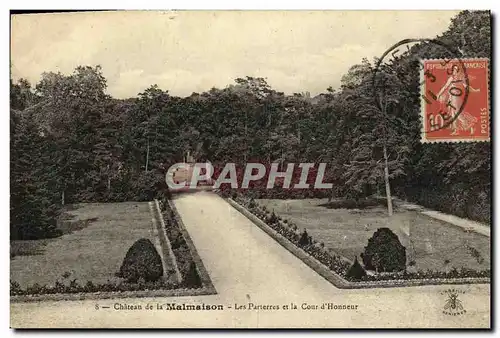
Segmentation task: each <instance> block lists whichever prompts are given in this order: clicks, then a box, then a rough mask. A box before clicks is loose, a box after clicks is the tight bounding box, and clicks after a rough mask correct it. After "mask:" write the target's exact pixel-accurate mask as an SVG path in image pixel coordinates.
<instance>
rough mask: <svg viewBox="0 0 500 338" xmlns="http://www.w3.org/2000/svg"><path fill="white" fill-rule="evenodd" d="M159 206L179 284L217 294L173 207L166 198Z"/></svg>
mask: <svg viewBox="0 0 500 338" xmlns="http://www.w3.org/2000/svg"><path fill="white" fill-rule="evenodd" d="M159 205H160V209H161V211H162V216H163V218H164V220H165V231H166V234H167V237H168V238H169V240H170V244H171V248H172V252H173V254H174V256H175V258H176V261H177V266H178V268H179V271H180V274H181V279H182V282H181V284H182V285H184V286H189V287H200V288H201V287H203V288H206V289H207V290H210V292H211V293H212V294H214V293H217V292H216V290H215V287H214V286H213V284H212V281H211V279H210V276H209V275H208V272H207V271H206V269H205V266H204V265H203V262H202V260H201V258H200V256H199V255H198V252H197V251H196V247H195V246H194V244H193V242H192V240H191V237H190V236H189V233H188V232H187V230H186V228H185V226H184V223H183V222H182V219H181V217H180V216H179V213H178V212H177V209H176V208H175V205H174V204H173V203H172V202H171V201H170V200H169V199H168V198H162V199H161V200H160V201H159Z"/></svg>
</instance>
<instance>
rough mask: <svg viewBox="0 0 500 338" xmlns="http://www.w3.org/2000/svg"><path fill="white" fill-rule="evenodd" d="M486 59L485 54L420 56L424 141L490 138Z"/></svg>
mask: <svg viewBox="0 0 500 338" xmlns="http://www.w3.org/2000/svg"><path fill="white" fill-rule="evenodd" d="M488 61H489V60H488V59H486V58H465V59H454V60H448V59H432V60H428V59H424V60H422V63H423V67H422V69H421V72H420V77H421V82H420V93H421V99H420V100H421V101H420V102H421V104H420V110H421V116H422V138H421V141H422V142H423V143H427V142H481V141H483V142H485V141H486V142H487V141H489V140H490V104H489V71H488V67H489V63H488Z"/></svg>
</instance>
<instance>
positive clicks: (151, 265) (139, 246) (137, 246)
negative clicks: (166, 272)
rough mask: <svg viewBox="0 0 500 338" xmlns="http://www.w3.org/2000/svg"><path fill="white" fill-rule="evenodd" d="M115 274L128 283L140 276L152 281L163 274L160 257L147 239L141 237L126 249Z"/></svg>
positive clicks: (134, 281)
mask: <svg viewBox="0 0 500 338" xmlns="http://www.w3.org/2000/svg"><path fill="white" fill-rule="evenodd" d="M117 276H118V277H121V278H124V279H125V280H126V281H127V282H130V283H137V281H138V280H139V279H141V278H142V279H144V280H145V281H147V282H154V281H157V280H158V279H160V277H161V276H163V266H162V262H161V257H160V255H159V254H158V252H157V251H156V248H155V247H154V245H153V243H151V241H150V240H149V239H146V238H141V239H139V240H137V241H136V242H135V243H134V244H133V245H132V246H131V247H130V249H128V251H127V254H126V255H125V258H124V259H123V263H122V266H121V267H120V272H119V273H117Z"/></svg>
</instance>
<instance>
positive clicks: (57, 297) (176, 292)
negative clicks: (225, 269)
mask: <svg viewBox="0 0 500 338" xmlns="http://www.w3.org/2000/svg"><path fill="white" fill-rule="evenodd" d="M212 294H214V291H213V290H212V289H211V288H209V287H208V288H206V287H202V288H197V289H167V290H141V291H123V292H116V291H114V292H80V293H55V294H40V295H22V296H10V301H11V302H12V303H20V302H41V301H77V300H92V299H111V298H113V299H115V298H116V299H121V298H149V297H151V298H152V297H183V296H203V295H212Z"/></svg>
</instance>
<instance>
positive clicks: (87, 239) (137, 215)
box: [10, 202, 159, 287]
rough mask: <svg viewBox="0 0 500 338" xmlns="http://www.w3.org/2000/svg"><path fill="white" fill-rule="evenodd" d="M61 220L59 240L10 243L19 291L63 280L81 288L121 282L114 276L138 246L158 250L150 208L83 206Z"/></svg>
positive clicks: (13, 277) (129, 204) (13, 274)
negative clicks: (144, 240) (148, 245)
mask: <svg viewBox="0 0 500 338" xmlns="http://www.w3.org/2000/svg"><path fill="white" fill-rule="evenodd" d="M63 218H64V221H63V222H62V223H61V226H60V228H61V229H62V230H63V233H64V235H63V236H61V237H59V238H55V239H45V240H38V241H11V264H10V266H11V274H10V278H11V281H17V282H18V283H19V284H20V285H21V287H25V286H27V285H33V284H34V283H38V284H40V285H54V283H55V282H56V280H58V279H59V280H61V281H62V280H64V278H63V277H62V276H63V275H65V276H67V277H66V278H67V280H72V279H75V278H76V279H77V282H78V283H80V284H85V283H86V282H87V281H89V280H90V281H92V282H94V283H105V282H107V281H108V280H109V281H118V280H119V278H117V277H115V275H114V274H115V272H117V271H118V270H119V269H120V266H121V264H122V261H123V258H124V257H125V254H126V253H127V250H128V249H129V248H130V246H131V245H132V244H133V243H134V242H135V241H136V240H138V239H140V238H148V239H150V240H151V241H152V242H153V243H155V244H156V238H155V232H154V231H153V223H152V220H151V213H150V210H149V206H148V203H147V202H143V203H138V202H125V203H83V204H78V205H75V206H74V208H71V209H70V210H68V211H67V212H66V214H65V215H64V217H63ZM158 249H159V248H157V250H158ZM68 273H69V276H68Z"/></svg>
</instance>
